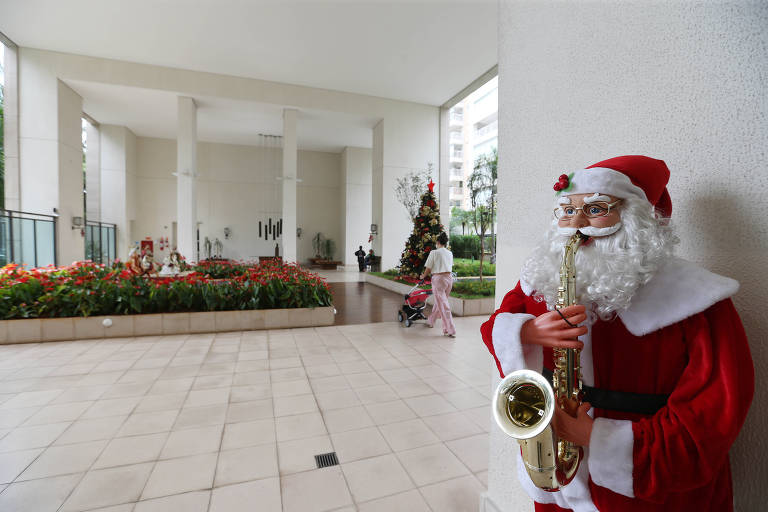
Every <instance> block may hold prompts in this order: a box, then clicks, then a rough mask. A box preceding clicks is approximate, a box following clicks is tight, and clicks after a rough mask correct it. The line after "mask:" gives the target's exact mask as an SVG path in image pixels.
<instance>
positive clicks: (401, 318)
mask: <svg viewBox="0 0 768 512" xmlns="http://www.w3.org/2000/svg"><path fill="white" fill-rule="evenodd" d="M397 321H398V322H402V321H403V312H402V311H398V312H397Z"/></svg>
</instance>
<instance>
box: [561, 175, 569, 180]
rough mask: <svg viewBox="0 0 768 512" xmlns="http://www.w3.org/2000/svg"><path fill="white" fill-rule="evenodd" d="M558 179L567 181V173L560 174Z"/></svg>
mask: <svg viewBox="0 0 768 512" xmlns="http://www.w3.org/2000/svg"><path fill="white" fill-rule="evenodd" d="M559 181H568V175H567V174H561V175H560V178H559Z"/></svg>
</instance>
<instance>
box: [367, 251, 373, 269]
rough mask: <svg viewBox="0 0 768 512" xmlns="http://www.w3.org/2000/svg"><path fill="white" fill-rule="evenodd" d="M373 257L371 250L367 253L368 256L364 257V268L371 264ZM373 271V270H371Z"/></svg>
mask: <svg viewBox="0 0 768 512" xmlns="http://www.w3.org/2000/svg"><path fill="white" fill-rule="evenodd" d="M374 257H375V255H374V254H373V249H371V250H370V251H368V254H366V255H365V267H366V268H368V266H369V265H372V264H373V258H374ZM371 270H373V269H371Z"/></svg>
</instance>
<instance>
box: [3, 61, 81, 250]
mask: <svg viewBox="0 0 768 512" xmlns="http://www.w3.org/2000/svg"><path fill="white" fill-rule="evenodd" d="M18 56H19V61H18V62H19V68H18V70H19V82H18V83H19V96H18V98H19V177H20V180H19V187H20V191H21V193H20V202H19V208H20V209H21V210H23V211H27V212H32V213H42V214H47V215H51V214H53V213H54V211H55V212H56V213H58V215H59V219H58V222H57V232H56V253H57V256H56V259H57V262H58V263H59V264H60V265H61V264H70V263H72V262H73V261H76V260H82V259H83V257H84V255H85V243H84V239H83V234H82V233H81V230H80V229H72V221H73V218H74V217H80V218H82V217H83V216H84V208H83V185H84V184H83V169H82V155H83V153H82V128H81V116H82V109H83V105H82V98H81V97H80V96H79V95H78V94H77V93H75V92H74V91H73V90H72V89H70V88H69V87H68V86H67V85H66V84H64V83H63V82H61V81H59V80H58V78H57V77H56V73H55V70H53V69H51V68H50V67H49V66H48V65H47V64H46V63H44V62H42V61H40V60H39V54H36V53H35V52H34V51H32V52H28V51H27V50H26V49H24V48H20V49H19V53H18ZM54 209H55V210H54Z"/></svg>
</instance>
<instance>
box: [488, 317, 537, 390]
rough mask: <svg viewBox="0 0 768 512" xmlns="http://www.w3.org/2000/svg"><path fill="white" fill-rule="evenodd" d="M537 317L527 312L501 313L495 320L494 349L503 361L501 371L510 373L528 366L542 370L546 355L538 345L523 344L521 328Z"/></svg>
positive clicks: (500, 360)
mask: <svg viewBox="0 0 768 512" xmlns="http://www.w3.org/2000/svg"><path fill="white" fill-rule="evenodd" d="M533 318H536V317H535V316H533V315H529V314H526V313H499V314H498V315H496V319H495V320H494V322H493V331H492V333H491V338H492V339H493V350H494V352H496V357H497V358H498V359H499V362H500V363H501V371H503V372H504V375H509V373H510V372H513V371H515V370H522V369H523V368H528V369H530V370H535V371H537V372H540V371H541V365H542V364H543V360H544V356H543V353H542V351H541V347H539V346H538V345H523V344H522V343H521V342H520V329H521V328H522V327H523V324H524V323H525V322H527V321H528V320H531V319H533Z"/></svg>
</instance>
